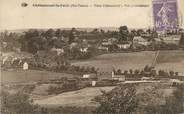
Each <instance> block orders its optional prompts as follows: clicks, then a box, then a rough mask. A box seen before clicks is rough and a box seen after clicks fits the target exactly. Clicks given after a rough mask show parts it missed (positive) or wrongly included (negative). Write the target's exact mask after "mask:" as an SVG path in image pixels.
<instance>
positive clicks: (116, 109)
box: [94, 84, 137, 114]
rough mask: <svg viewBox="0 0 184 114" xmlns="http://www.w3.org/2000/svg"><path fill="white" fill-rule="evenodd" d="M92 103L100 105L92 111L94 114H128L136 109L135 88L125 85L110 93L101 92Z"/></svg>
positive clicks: (131, 85)
mask: <svg viewBox="0 0 184 114" xmlns="http://www.w3.org/2000/svg"><path fill="white" fill-rule="evenodd" d="M94 101H96V102H98V103H99V104H100V106H99V107H98V108H97V109H96V110H95V111H94V113H96V114H101V113H103V114H130V113H131V112H133V111H134V110H135V109H136V107H137V99H136V90H135V86H134V85H133V84H126V85H122V86H119V87H117V88H115V89H113V90H112V91H110V92H105V91H102V95H101V96H98V97H96V98H95V99H94Z"/></svg>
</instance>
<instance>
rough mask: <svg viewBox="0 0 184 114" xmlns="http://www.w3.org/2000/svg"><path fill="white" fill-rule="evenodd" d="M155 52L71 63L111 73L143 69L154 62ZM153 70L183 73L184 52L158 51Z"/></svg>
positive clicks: (111, 55)
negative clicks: (117, 70) (115, 70)
mask: <svg viewBox="0 0 184 114" xmlns="http://www.w3.org/2000/svg"><path fill="white" fill-rule="evenodd" d="M155 55H156V52H155V51H142V52H133V53H111V54H104V55H100V56H97V57H94V58H91V59H88V60H85V61H77V62H73V63H72V65H77V66H94V67H96V68H99V70H100V71H102V72H111V71H112V70H113V68H115V69H121V70H129V69H140V70H141V69H143V68H144V67H145V65H151V64H152V62H153V61H154V58H155ZM155 68H156V69H158V70H160V69H162V70H166V71H170V70H174V71H176V72H184V51H182V50H172V51H160V52H159V55H158V58H157V61H156V64H155Z"/></svg>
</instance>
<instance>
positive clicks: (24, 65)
mask: <svg viewBox="0 0 184 114" xmlns="http://www.w3.org/2000/svg"><path fill="white" fill-rule="evenodd" d="M28 68H29V66H28V63H27V62H24V64H23V70H28Z"/></svg>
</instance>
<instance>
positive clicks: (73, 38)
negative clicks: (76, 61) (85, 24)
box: [68, 28, 76, 44]
mask: <svg viewBox="0 0 184 114" xmlns="http://www.w3.org/2000/svg"><path fill="white" fill-rule="evenodd" d="M75 32H76V29H75V28H72V29H71V30H70V33H69V40H68V43H69V44H71V43H72V42H73V41H74V40H75V34H76V33H75Z"/></svg>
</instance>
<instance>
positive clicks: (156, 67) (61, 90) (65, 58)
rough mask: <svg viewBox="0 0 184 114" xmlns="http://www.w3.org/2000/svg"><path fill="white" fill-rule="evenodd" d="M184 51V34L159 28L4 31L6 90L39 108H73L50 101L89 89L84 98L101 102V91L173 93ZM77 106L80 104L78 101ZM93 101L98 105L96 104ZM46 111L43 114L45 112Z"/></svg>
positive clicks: (180, 75)
mask: <svg viewBox="0 0 184 114" xmlns="http://www.w3.org/2000/svg"><path fill="white" fill-rule="evenodd" d="M183 49H184V32H183V30H182V29H178V30H173V31H166V32H165V33H157V32H156V31H155V30H154V29H147V30H143V29H138V30H136V29H132V30H129V29H128V27H127V26H120V27H119V28H118V29H117V30H116V31H110V30H108V31H104V30H103V29H92V30H81V29H77V28H71V29H66V30H65V29H63V30H62V29H56V30H54V29H47V30H36V29H35V30H34V29H31V30H27V31H25V32H8V31H4V32H1V73H2V77H1V80H2V81H1V86H2V87H3V88H5V89H6V90H8V91H9V93H10V95H11V94H12V95H13V94H14V93H17V92H23V93H24V94H29V97H30V98H31V99H33V101H34V103H35V104H39V106H43V107H44V105H45V104H48V105H49V103H51V104H52V103H53V104H55V103H58V104H60V103H61V104H62V103H66V104H67V102H64V101H63V102H54V101H55V100H51V101H49V102H48V101H47V100H49V99H50V98H51V99H52V98H53V99H55V97H57V96H60V95H64V94H69V96H70V95H72V96H73V95H75V94H73V93H72V92H78V94H77V95H78V96H83V95H81V94H82V93H83V91H86V90H88V89H89V93H90V94H89V95H86V96H83V97H84V99H85V98H87V99H88V97H90V96H91V95H94V97H93V98H96V96H98V95H101V94H100V91H102V90H101V89H106V90H108V91H109V90H111V89H113V88H115V87H119V86H122V85H125V86H126V85H128V84H135V85H136V87H139V85H147V84H148V85H149V86H154V84H156V86H159V85H160V84H161V86H164V88H167V89H169V91H173V89H172V88H176V87H180V86H181V85H182V84H183V81H184V72H183V69H182V67H178V66H182V65H183V64H182V62H183V57H184V55H183ZM173 57H174V58H175V59H176V60H174V59H173ZM162 64H163V65H162ZM164 64H169V65H164ZM173 66H175V67H173ZM165 85H167V86H165ZM143 87H146V86H143ZM141 88H142V87H141ZM93 89H94V90H93ZM94 91H95V92H94ZM70 92H71V94H70ZM94 93H96V94H94ZM97 93H98V94H97ZM47 97H48V98H47ZM49 97H50V98H49ZM63 97H65V96H63ZM72 98H73V97H72ZM82 99H83V98H82ZM60 100H62V98H61V99H60ZM45 102H46V103H45ZM73 102H77V104H78V103H79V104H80V101H77V100H76V99H74V100H73ZM87 102H89V105H90V106H91V105H92V106H93V105H95V106H96V104H93V101H91V100H87ZM74 104H75V103H74ZM81 105H82V104H81ZM51 106H52V105H51ZM61 106H63V105H61ZM67 106H68V104H67ZM69 106H73V105H69ZM74 106H75V105H74ZM43 109H44V110H41V113H45V110H46V109H45V108H43ZM64 109H65V108H64ZM47 110H49V111H50V109H47ZM67 110H68V109H67ZM72 110H75V109H72ZM76 110H78V109H76ZM80 110H82V109H80ZM90 110H91V109H90ZM62 111H63V110H62ZM51 112H52V111H51ZM72 114H73V113H72Z"/></svg>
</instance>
